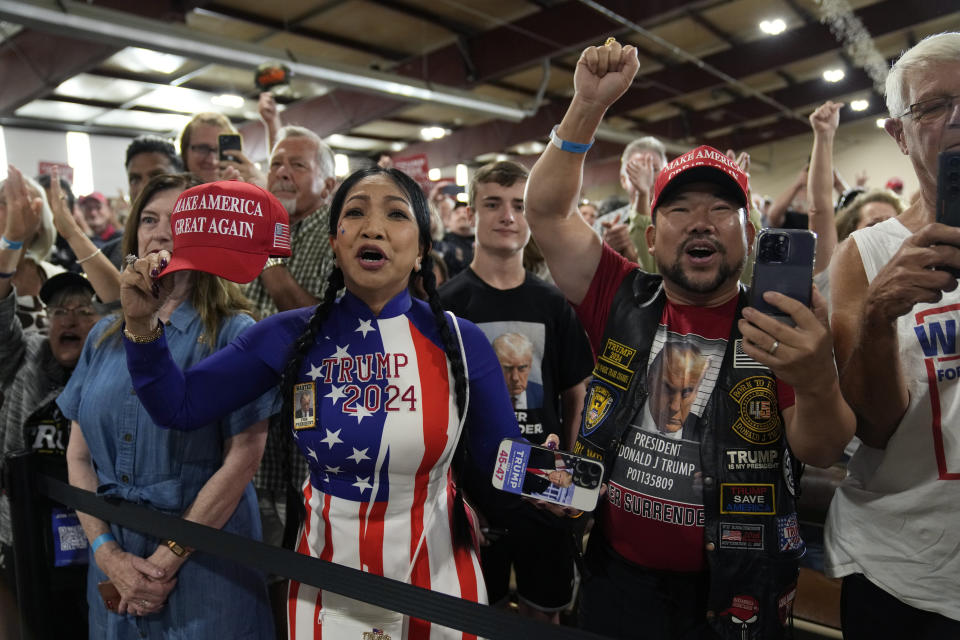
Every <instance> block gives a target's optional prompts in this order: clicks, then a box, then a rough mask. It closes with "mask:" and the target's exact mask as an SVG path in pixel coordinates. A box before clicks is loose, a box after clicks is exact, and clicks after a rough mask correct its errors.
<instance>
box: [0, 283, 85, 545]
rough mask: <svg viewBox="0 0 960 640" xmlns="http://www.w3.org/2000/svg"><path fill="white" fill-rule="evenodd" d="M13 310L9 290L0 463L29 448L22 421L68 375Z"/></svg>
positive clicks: (1, 365) (2, 532) (0, 323)
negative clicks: (25, 329) (27, 329)
mask: <svg viewBox="0 0 960 640" xmlns="http://www.w3.org/2000/svg"><path fill="white" fill-rule="evenodd" d="M16 311H17V306H16V299H15V296H14V295H13V293H12V292H11V294H10V295H8V296H7V297H6V298H4V299H3V300H0V389H2V392H3V406H2V407H0V466H2V463H3V456H4V455H6V454H7V453H10V452H11V451H17V450H19V449H26V448H28V445H27V442H26V440H25V437H24V436H25V434H24V423H25V422H26V421H27V419H28V418H29V417H30V416H31V414H33V412H35V411H36V410H37V409H39V408H41V407H43V406H44V405H46V404H47V403H49V402H51V401H52V400H53V399H54V398H56V397H57V396H58V395H60V392H61V391H63V387H64V385H66V383H67V379H68V378H69V377H70V371H69V370H67V369H65V368H64V367H62V366H61V365H60V364H59V363H58V362H57V361H56V359H55V358H54V357H53V352H52V351H51V350H50V341H49V340H47V337H46V336H45V335H41V334H39V333H38V332H36V331H30V332H24V330H23V327H22V326H21V324H20V321H19V320H18V319H17V313H16ZM64 444H65V443H64ZM12 541H13V536H12V534H11V530H10V505H9V503H8V502H7V496H6V495H0V542H3V543H5V544H11V542H12Z"/></svg>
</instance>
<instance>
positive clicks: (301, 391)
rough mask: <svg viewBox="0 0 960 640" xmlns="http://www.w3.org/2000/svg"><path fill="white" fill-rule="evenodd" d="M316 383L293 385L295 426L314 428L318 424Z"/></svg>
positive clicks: (296, 427) (298, 427) (297, 428)
mask: <svg viewBox="0 0 960 640" xmlns="http://www.w3.org/2000/svg"><path fill="white" fill-rule="evenodd" d="M316 397H317V395H316V383H313V382H301V383H299V384H295V385H293V428H294V429H295V430H297V431H300V430H301V429H312V428H314V427H315V426H317V406H316V404H317V403H316Z"/></svg>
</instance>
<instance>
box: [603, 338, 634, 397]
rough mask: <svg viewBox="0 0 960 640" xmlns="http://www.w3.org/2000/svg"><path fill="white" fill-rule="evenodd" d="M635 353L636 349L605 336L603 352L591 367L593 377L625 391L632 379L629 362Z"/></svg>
mask: <svg viewBox="0 0 960 640" xmlns="http://www.w3.org/2000/svg"><path fill="white" fill-rule="evenodd" d="M635 355H637V350H636V349H634V348H632V347H628V346H626V345H623V344H620V343H619V342H617V341H616V340H611V339H609V338H607V341H606V342H605V343H604V345H603V352H602V353H601V354H600V357H599V358H597V365H596V366H595V367H594V368H593V377H594V378H600V379H601V380H604V381H606V382H608V383H610V384H611V385H613V386H614V387H616V388H618V389H622V390H624V391H626V390H627V388H628V387H629V386H630V382H631V381H632V380H633V374H634V370H633V369H631V368H630V363H631V362H633V357H634V356H635Z"/></svg>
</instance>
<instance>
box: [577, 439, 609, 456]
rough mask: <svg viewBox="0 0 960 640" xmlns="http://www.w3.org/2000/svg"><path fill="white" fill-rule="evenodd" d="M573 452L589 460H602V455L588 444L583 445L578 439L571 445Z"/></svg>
mask: <svg viewBox="0 0 960 640" xmlns="http://www.w3.org/2000/svg"><path fill="white" fill-rule="evenodd" d="M573 452H574V453H575V454H576V455H578V456H583V457H584V458H590V459H591V460H601V461H602V460H603V454H602V453H600V451H599V450H597V449H594V448H593V447H591V446H590V445H589V444H585V443H584V441H583V440H579V439H578V440H577V441H576V442H574V443H573Z"/></svg>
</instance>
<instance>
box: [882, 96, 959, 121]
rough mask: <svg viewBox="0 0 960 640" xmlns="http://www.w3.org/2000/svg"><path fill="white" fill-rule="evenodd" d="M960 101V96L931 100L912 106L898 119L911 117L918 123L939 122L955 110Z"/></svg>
mask: <svg viewBox="0 0 960 640" xmlns="http://www.w3.org/2000/svg"><path fill="white" fill-rule="evenodd" d="M958 101H960V96H941V97H939V98H931V99H930V100H924V101H923V102H918V103H916V104H912V105H910V108H909V109H907V110H906V111H904V112H903V113H901V114H900V115H898V116H897V117H898V118H905V117H907V116H910V117H911V118H913V119H914V121H916V122H932V121H934V120H939V119H940V118H942V117H943V116H944V115H946V114H947V112H949V111H952V110H953V106H954V105H955V104H957V102H958Z"/></svg>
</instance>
